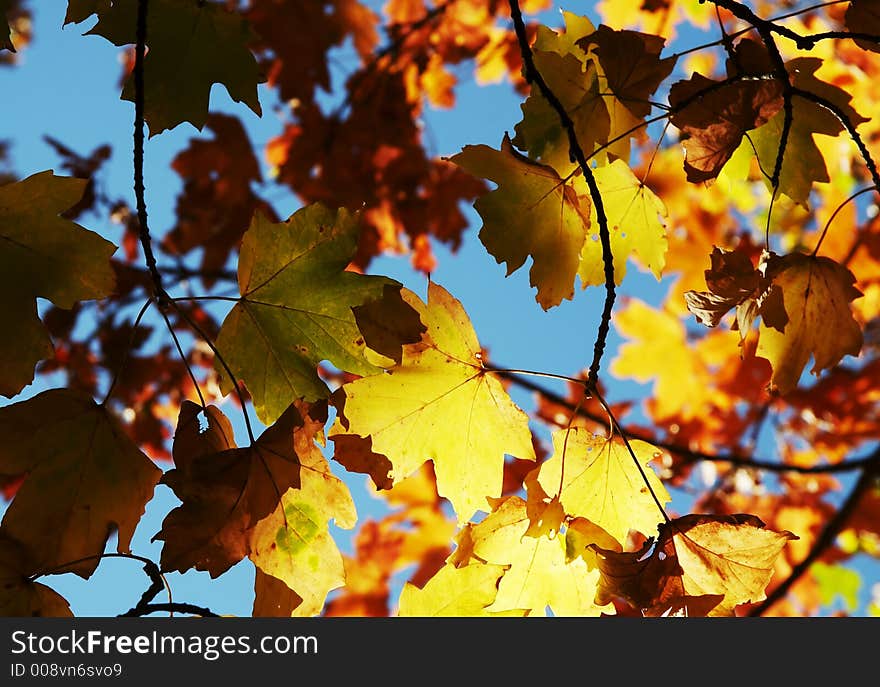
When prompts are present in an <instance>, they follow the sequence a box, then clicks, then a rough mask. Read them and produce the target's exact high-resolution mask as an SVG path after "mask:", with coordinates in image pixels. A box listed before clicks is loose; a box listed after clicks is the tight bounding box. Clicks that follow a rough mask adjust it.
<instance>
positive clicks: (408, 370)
mask: <svg viewBox="0 0 880 687" xmlns="http://www.w3.org/2000/svg"><path fill="white" fill-rule="evenodd" d="M401 293H402V295H403V297H404V299H405V300H406V301H407V303H409V304H410V305H411V306H412V307H413V308H415V309H416V310H417V311H418V312H419V315H420V316H421V320H422V322H423V323H424V324H425V325H426V326H427V327H428V331H427V333H426V334H424V335H423V337H422V341H421V342H419V343H417V344H407V345H405V346H404V347H403V357H402V361H401V363H400V364H398V365H395V366H394V367H392V368H390V369H389V370H387V371H386V372H383V373H381V374H378V375H374V376H371V377H364V378H361V379H358V380H355V381H354V382H349V383H348V384H345V385H343V387H342V389H341V394H339V395H338V396H337V400H336V404H337V408H339V411H340V415H341V417H340V418H339V420H338V421H337V423H336V424H335V425H334V427H333V428H332V429H331V432H330V434H331V436H336V435H340V434H342V435H344V434H354V435H358V436H362V437H366V436H370V437H371V438H372V450H373V452H375V453H378V454H382V455H384V456H387V457H388V459H389V460H390V461H391V464H392V466H393V469H392V472H391V478H392V480H393V481H394V482H398V481H400V480H401V479H403V478H404V477H406V476H408V475H410V474H412V473H413V472H415V471H416V470H417V469H418V467H419V466H420V465H422V464H423V463H424V462H425V461H426V460H432V461H433V462H434V469H435V471H436V473H437V489H438V491H439V493H440V495H441V496H445V497H446V498H448V499H449V500H450V501H451V502H452V506H453V508H454V509H455V512H456V515H457V516H458V520H459V522H460V523H463V522H466V521H467V520H468V519H469V518H470V517H471V515H473V514H474V512H475V511H477V510H487V509H488V504H487V501H486V498H487V497H498V496H500V495H501V485H502V480H503V471H504V455H505V454H510V455H514V456H516V457H518V458H522V459H525V460H535V452H534V448H533V446H532V439H531V433H530V431H529V427H528V416H526V414H525V413H524V412H523V411H522V410H520V409H519V408H518V407H517V406H516V405H515V404H514V403H513V401H511V400H510V397H509V396H508V395H507V392H506V391H505V390H504V388H503V387H502V386H501V383H500V382H499V381H498V380H497V379H496V378H495V377H494V376H493V375H492V374H491V372H489V371H487V370H486V369H485V368H484V367H483V363H482V359H481V353H480V344H479V342H478V341H477V336H476V334H475V333H474V330H473V327H472V326H471V323H470V320H469V319H468V316H467V313H465V311H464V308H463V307H462V305H461V303H459V302H458V301H457V300H456V299H455V298H453V297H452V295H450V294H449V292H448V291H446V290H445V289H444V288H443V287H442V286H439V285H438V284H435V283H434V282H431V283H430V284H429V285H428V303H427V305H425V304H423V303H422V302H421V301H420V300H419V299H418V298H417V297H416V296H415V295H414V294H412V293H410V292H407V291H406V290H404V291H402V292H401Z"/></svg>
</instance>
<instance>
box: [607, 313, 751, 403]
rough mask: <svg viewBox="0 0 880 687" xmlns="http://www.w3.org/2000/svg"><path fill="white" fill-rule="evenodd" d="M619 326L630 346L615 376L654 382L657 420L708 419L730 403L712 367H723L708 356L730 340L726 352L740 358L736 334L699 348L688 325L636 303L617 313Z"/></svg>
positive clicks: (710, 338)
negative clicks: (690, 336) (718, 390)
mask: <svg viewBox="0 0 880 687" xmlns="http://www.w3.org/2000/svg"><path fill="white" fill-rule="evenodd" d="M614 325H615V327H616V329H617V331H618V332H620V334H621V335H622V336H624V337H626V338H628V339H631V341H629V342H627V343H625V344H623V345H622V346H621V347H620V352H619V354H618V356H617V357H616V358H615V359H614V361H612V363H611V368H610V369H611V373H612V374H613V375H615V376H616V377H623V378H626V377H630V378H633V379H636V380H637V381H639V382H647V381H650V380H652V379H653V380H654V388H653V393H652V398H653V402H652V405H651V415H652V416H653V417H654V419H657V420H659V419H663V418H668V417H671V416H674V415H680V416H681V417H682V418H683V419H690V418H695V417H700V418H703V417H705V416H706V414H707V413H710V412H711V410H712V409H713V408H715V407H727V405H726V404H728V403H729V402H730V401H729V399H727V398H726V397H725V396H723V395H721V394H718V393H716V392H715V391H714V387H713V384H712V380H713V378H714V377H715V375H714V374H713V372H712V369H711V367H710V363H713V364H715V365H717V364H718V361H717V360H713V359H711V357H710V356H709V354H710V353H712V352H713V351H712V348H713V345H714V343H715V342H716V341H717V340H719V339H724V338H727V339H728V340H729V342H728V344H729V345H728V346H727V347H726V350H729V351H732V352H733V354H734V355H736V353H735V352H736V351H737V350H738V349H737V346H736V341H737V340H738V338H739V337H738V335H737V334H736V332H726V331H713V332H711V333H710V334H708V335H707V336H705V337H704V338H703V339H701V340H700V341H699V342H698V344H697V346H696V347H695V346H692V345H691V344H689V343H688V341H687V338H686V332H685V328H684V324H683V323H682V321H681V320H680V319H679V318H678V317H677V316H675V315H673V314H672V313H669V312H666V311H665V310H656V309H654V308H651V307H650V306H648V305H647V304H645V303H643V302H642V301H639V300H635V299H633V300H631V301H630V302H629V303H628V304H627V306H626V307H624V308H621V309H620V310H618V311H617V313H615V315H614ZM714 357H717V356H714Z"/></svg>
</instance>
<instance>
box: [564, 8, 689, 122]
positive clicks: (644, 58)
mask: <svg viewBox="0 0 880 687" xmlns="http://www.w3.org/2000/svg"><path fill="white" fill-rule="evenodd" d="M665 42H666V41H665V40H664V39H663V38H661V37H660V36H652V35H649V34H646V33H639V32H638V31H615V30H614V29H611V28H609V27H608V26H605V25H604V24H602V25H600V26H599V28H598V29H596V31H595V32H594V33H591V34H590V35H589V36H586V37H584V38H582V39H581V40H580V41H579V42H578V45H580V46H581V48H583V50H584V52H589V51H590V50H592V52H593V53H595V55H596V56H597V57H598V60H599V64H600V65H601V67H602V72H603V73H604V75H605V79H606V80H607V83H608V87H609V88H610V89H611V92H612V93H613V94H614V95H615V97H616V98H617V99H618V100H619V101H620V102H622V103H623V104H624V105H625V106H626V108H627V109H628V110H629V111H630V112H632V114H633V115H635V116H636V117H639V118H644V117H647V116H648V115H649V114H650V113H651V107H652V106H651V102H650V100H649V99H650V97H651V95H653V93H654V91H656V90H657V87H658V86H659V85H660V84H661V83H662V82H663V81H664V80H665V79H666V77H667V76H669V75H670V74H671V73H672V70H673V68H674V67H675V62H676V58H675V57H667V58H665V59H660V53H661V52H662V51H663V45H664V44H665Z"/></svg>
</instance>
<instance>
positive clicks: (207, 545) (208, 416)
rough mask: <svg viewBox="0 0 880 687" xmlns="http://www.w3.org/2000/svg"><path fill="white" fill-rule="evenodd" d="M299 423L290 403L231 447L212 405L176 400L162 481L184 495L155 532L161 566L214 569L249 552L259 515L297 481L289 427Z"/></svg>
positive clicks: (230, 435) (223, 419)
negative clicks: (256, 433) (248, 442)
mask: <svg viewBox="0 0 880 687" xmlns="http://www.w3.org/2000/svg"><path fill="white" fill-rule="evenodd" d="M202 420H204V422H205V423H206V425H207V426H206V429H205V430H204V431H202V430H201V428H200V422H201V421H202ZM302 426H303V419H302V417H300V414H299V412H298V411H297V410H296V409H295V408H293V407H291V408H290V409H289V410H288V411H287V412H286V413H285V414H283V415H282V416H281V417H280V418H279V419H278V421H277V422H276V423H275V424H274V425H272V426H271V427H269V428H268V429H266V431H265V432H263V434H262V435H261V436H260V437H259V438H258V439H257V440H256V442H255V443H254V444H253V445H252V446H250V447H246V448H236V447H235V441H234V438H233V433H232V425H231V424H230V422H229V420H228V419H227V418H226V416H225V415H223V413H222V412H221V411H220V410H219V409H218V408H216V407H215V406H209V407H208V408H207V409H204V410H203V409H202V407H201V406H199V405H198V404H196V403H193V402H192V401H184V402H183V404H181V407H180V418H179V420H178V423H177V430H176V431H175V433H174V445H173V448H172V455H173V457H174V464H175V469H173V470H169V471H168V472H167V473H165V474H164V475H163V476H162V484H165V485H167V486H169V487H171V489H172V490H173V491H174V493H175V495H176V496H177V497H178V498H179V499H180V500H181V501H182V502H183V503H182V504H181V505H180V506H178V507H177V508H175V509H173V510H172V511H171V512H170V513H169V514H168V515H167V516H166V517H165V520H164V521H163V522H162V529H161V531H160V532H159V533H158V534H156V535H155V537H154V540H156V539H157V540H161V541H163V542H164V544H163V546H162V569H163V570H166V571H172V570H178V571H180V572H185V571H186V570H188V569H190V568H195V569H196V570H206V571H208V572H209V573H210V574H211V577H217V576H218V575H221V574H222V573H224V572H226V570H228V569H229V568H230V567H232V566H233V565H235V564H236V563H238V562H239V561H240V560H241V559H242V558H244V557H245V556H246V555H247V554H248V553H249V552H250V549H251V543H250V536H251V534H252V533H253V531H254V528H255V527H256V525H257V523H258V522H259V521H260V520H262V519H263V518H266V517H268V516H269V515H270V514H271V513H272V512H273V511H274V510H275V508H276V507H277V505H278V502H279V500H280V499H281V495H282V494H284V492H285V491H287V489H288V488H289V487H291V486H295V485H298V484H299V483H300V479H301V476H300V472H301V465H300V458H299V456H298V454H297V453H296V450H295V448H294V432H295V430H296V429H297V428H300V427H302Z"/></svg>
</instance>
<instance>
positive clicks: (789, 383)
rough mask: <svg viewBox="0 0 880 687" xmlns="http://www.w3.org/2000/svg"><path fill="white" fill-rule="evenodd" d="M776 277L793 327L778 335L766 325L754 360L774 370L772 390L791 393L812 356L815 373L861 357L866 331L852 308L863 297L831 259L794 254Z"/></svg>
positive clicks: (844, 270)
mask: <svg viewBox="0 0 880 687" xmlns="http://www.w3.org/2000/svg"><path fill="white" fill-rule="evenodd" d="M774 273H775V276H773V284H774V286H777V287H779V288H780V289H781V290H782V298H783V302H784V306H785V313H786V314H787V315H788V322H787V323H786V324H785V327H784V328H783V330H782V331H779V330H778V329H777V328H774V327H768V326H767V325H766V324H765V323H764V322H763V321H762V322H761V326H760V339H759V340H758V348H757V351H756V352H755V355H757V356H758V357H760V358H766V359H767V360H769V361H770V365H771V366H772V367H773V376H772V377H771V379H770V389H771V390H773V391H777V392H778V393H780V394H786V393H788V392H789V391H791V390H792V389H794V388H795V387H796V386H797V383H798V379H799V378H800V376H801V371H802V370H803V369H804V366H806V364H807V363H808V362H809V360H810V356H812V357H813V368H812V370H811V372H813V373H814V374H818V373H819V372H820V371H821V370H825V369H827V368H829V367H833V366H834V365H836V364H837V363H838V362H839V361H840V359H841V358H842V357H843V356H844V355H853V356H857V355H858V354H859V351H860V350H861V348H862V330H861V328H860V327H859V324H858V323H857V322H856V321H855V319H854V318H853V315H852V311H851V310H850V306H849V303H850V301H852V300H854V299H856V298H858V297H859V296H861V295H862V294H861V292H860V291H859V290H858V289H857V288H855V286H853V284H854V283H855V277H854V276H853V274H852V272H850V271H849V270H848V269H847V268H846V267H844V266H842V265H840V264H838V263H836V262H835V261H834V260H831V259H830V258H826V257H814V256H808V255H803V254H800V253H792V254H791V255H787V256H785V257H783V258H781V259H780V261H779V266H778V267H776V268H775V269H774Z"/></svg>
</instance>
